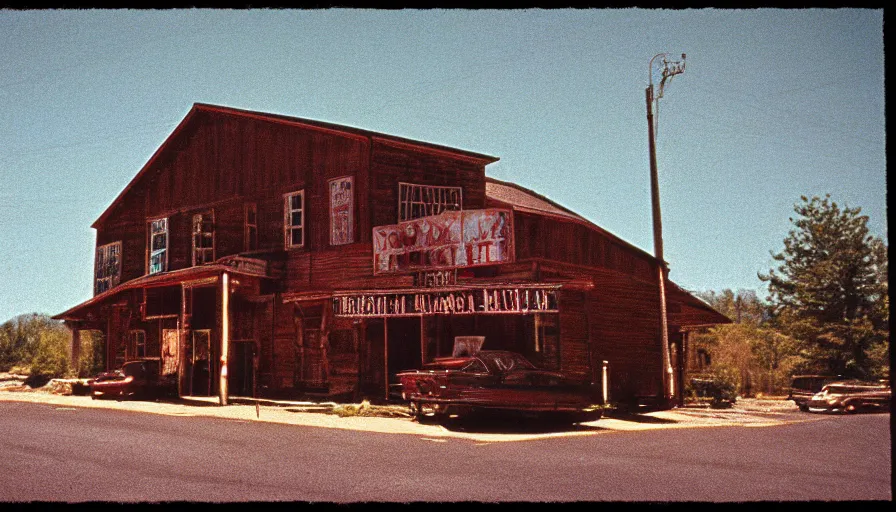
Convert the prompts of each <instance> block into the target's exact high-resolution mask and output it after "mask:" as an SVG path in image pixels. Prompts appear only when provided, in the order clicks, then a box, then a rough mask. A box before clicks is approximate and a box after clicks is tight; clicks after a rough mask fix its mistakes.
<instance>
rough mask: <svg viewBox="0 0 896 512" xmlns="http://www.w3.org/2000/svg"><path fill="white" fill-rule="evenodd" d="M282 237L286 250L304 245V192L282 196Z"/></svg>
mask: <svg viewBox="0 0 896 512" xmlns="http://www.w3.org/2000/svg"><path fill="white" fill-rule="evenodd" d="M284 198H285V202H284V207H283V236H284V242H285V245H286V248H287V249H291V248H293V247H304V245H305V191H304V190H299V191H298V192H292V193H290V194H286V195H284Z"/></svg>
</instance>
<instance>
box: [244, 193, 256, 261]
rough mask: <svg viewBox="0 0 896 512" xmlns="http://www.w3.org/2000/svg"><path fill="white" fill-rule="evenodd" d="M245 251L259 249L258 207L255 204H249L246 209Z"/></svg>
mask: <svg viewBox="0 0 896 512" xmlns="http://www.w3.org/2000/svg"><path fill="white" fill-rule="evenodd" d="M243 240H244V245H243V250H244V251H254V250H257V249H258V207H257V206H256V205H255V203H247V204H246V209H245V222H244V223H243Z"/></svg>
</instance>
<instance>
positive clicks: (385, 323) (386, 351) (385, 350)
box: [383, 317, 389, 401]
mask: <svg viewBox="0 0 896 512" xmlns="http://www.w3.org/2000/svg"><path fill="white" fill-rule="evenodd" d="M383 366H384V367H385V371H384V372H383V374H385V380H386V400H387V401H388V400H389V319H388V318H385V317H384V318H383Z"/></svg>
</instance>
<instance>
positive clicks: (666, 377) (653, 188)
mask: <svg viewBox="0 0 896 512" xmlns="http://www.w3.org/2000/svg"><path fill="white" fill-rule="evenodd" d="M658 57H662V67H663V70H662V80H660V84H659V92H658V94H657V95H656V96H655V97H654V91H653V66H654V61H655V60H656V59H657V58H658ZM684 65H685V54H683V53H682V54H681V60H680V61H672V60H670V59H669V54H668V53H658V54H656V55H654V56H653V58H652V59H650V64H649V65H648V70H647V80H648V86H647V90H646V91H645V94H646V96H647V129H648V132H649V133H648V140H649V146H650V199H651V203H652V206H653V250H654V252H655V255H656V259H657V260H658V262H659V265H658V273H659V283H660V323H661V332H662V340H663V347H662V351H663V380H662V382H663V384H664V386H663V388H664V389H663V395H664V397H665V398H666V399H667V400H670V399H672V398H673V397H674V396H675V376H674V373H673V371H672V356H671V354H670V349H669V322H668V318H667V313H666V275H667V274H668V269H666V261H665V260H664V259H663V221H662V217H661V216H660V185H659V178H658V176H657V170H656V127H655V125H654V121H653V104H654V102H657V111H659V99H660V98H662V97H663V89H664V88H665V86H666V84H667V83H668V82H671V80H672V78H673V77H674V76H675V75H678V74H681V73H684Z"/></svg>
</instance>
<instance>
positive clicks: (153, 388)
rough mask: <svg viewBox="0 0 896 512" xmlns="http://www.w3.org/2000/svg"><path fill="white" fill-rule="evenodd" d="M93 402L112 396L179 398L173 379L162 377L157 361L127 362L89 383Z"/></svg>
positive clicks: (171, 377)
mask: <svg viewBox="0 0 896 512" xmlns="http://www.w3.org/2000/svg"><path fill="white" fill-rule="evenodd" d="M87 385H88V386H90V396H91V397H93V398H94V399H96V398H103V397H109V396H115V397H122V398H125V397H134V398H154V397H160V396H177V381H176V379H175V378H174V376H162V375H160V372H159V362H158V361H157V360H140V361H128V362H127V363H124V365H122V367H121V368H120V369H118V370H113V371H111V372H104V373H101V374H99V375H97V376H96V377H95V378H93V379H90V380H88V381H87Z"/></svg>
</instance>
